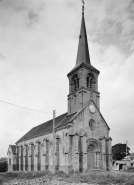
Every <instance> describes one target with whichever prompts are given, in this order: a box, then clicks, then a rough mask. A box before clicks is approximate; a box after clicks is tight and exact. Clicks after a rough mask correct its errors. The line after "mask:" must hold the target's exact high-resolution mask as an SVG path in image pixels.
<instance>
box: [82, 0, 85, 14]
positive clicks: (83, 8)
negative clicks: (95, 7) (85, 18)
mask: <svg viewBox="0 0 134 185" xmlns="http://www.w3.org/2000/svg"><path fill="white" fill-rule="evenodd" d="M82 3H83V6H82V15H84V10H85V7H84V4H85V2H84V0H82Z"/></svg>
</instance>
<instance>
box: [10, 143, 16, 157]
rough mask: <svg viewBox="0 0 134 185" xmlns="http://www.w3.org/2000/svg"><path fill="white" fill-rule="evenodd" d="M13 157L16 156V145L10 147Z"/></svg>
mask: <svg viewBox="0 0 134 185" xmlns="http://www.w3.org/2000/svg"><path fill="white" fill-rule="evenodd" d="M9 147H11V150H12V153H13V155H16V145H10V146H9Z"/></svg>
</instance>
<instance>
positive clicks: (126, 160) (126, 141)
mask: <svg viewBox="0 0 134 185" xmlns="http://www.w3.org/2000/svg"><path fill="white" fill-rule="evenodd" d="M126 170H127V140H126Z"/></svg>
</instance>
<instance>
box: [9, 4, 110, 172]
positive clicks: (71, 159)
mask: <svg viewBox="0 0 134 185" xmlns="http://www.w3.org/2000/svg"><path fill="white" fill-rule="evenodd" d="M99 73H100V71H99V70H98V69H96V68H95V67H93V65H92V63H91V60H90V55H89V48H88V40H87V33H86V26H85V18H84V6H83V9H82V20H81V28H80V36H79V44H78V51H77V58H76V64H75V66H74V68H73V69H72V70H71V71H70V72H69V73H68V74H67V77H68V79H69V94H68V96H67V99H68V112H66V113H64V114H62V115H60V116H58V117H55V112H53V114H54V115H53V116H54V118H53V119H52V120H49V121H47V122H45V123H43V124H40V125H38V126H36V127H34V128H32V129H31V130H30V131H28V132H27V133H26V134H25V135H24V136H23V137H21V138H20V139H19V140H18V141H17V142H16V145H9V148H8V152H7V154H8V171H39V170H42V171H45V170H49V171H51V172H52V173H55V172H56V171H63V172H65V173H67V174H68V173H71V172H84V171H86V170H95V169H102V170H111V169H112V153H111V141H112V139H111V137H109V131H110V128H109V126H108V124H107V122H106V121H105V119H104V118H103V116H102V114H101V112H100V93H99V91H98V77H99Z"/></svg>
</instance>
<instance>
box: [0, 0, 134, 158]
mask: <svg viewBox="0 0 134 185" xmlns="http://www.w3.org/2000/svg"><path fill="white" fill-rule="evenodd" d="M81 6H82V3H81V0H3V1H0V101H6V102H9V103H12V104H17V105H20V106H23V107H28V108H31V109H36V110H40V111H44V112H50V113H51V114H50V113H46V114H45V113H39V112H35V111H30V110H25V109H22V108H18V107H15V106H11V105H8V104H5V103H2V102H0V157H2V156H6V154H7V149H8V146H9V144H15V142H16V141H17V140H18V139H20V137H21V136H22V135H24V134H25V133H26V132H27V131H29V130H30V129H31V128H32V127H34V126H36V125H38V124H41V123H43V122H45V121H47V120H48V119H51V118H52V111H53V110H54V109H56V111H57V113H56V114H57V116H58V115H60V114H62V113H64V112H66V111H67V95H68V92H69V83H68V79H67V73H68V72H69V71H71V69H72V68H73V67H74V66H75V62H76V55H77V48H78V38H79V33H80V24H81ZM85 22H86V27H87V35H88V44H89V52H90V58H91V63H92V65H93V66H94V67H96V68H97V69H98V70H100V76H99V92H100V108H101V113H102V115H103V116H104V118H105V120H106V121H107V123H108V125H109V127H110V129H111V130H110V136H111V137H112V139H113V142H112V143H113V145H114V144H116V143H125V142H126V140H128V144H129V147H130V148H131V150H132V151H133V152H134V0H85Z"/></svg>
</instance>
